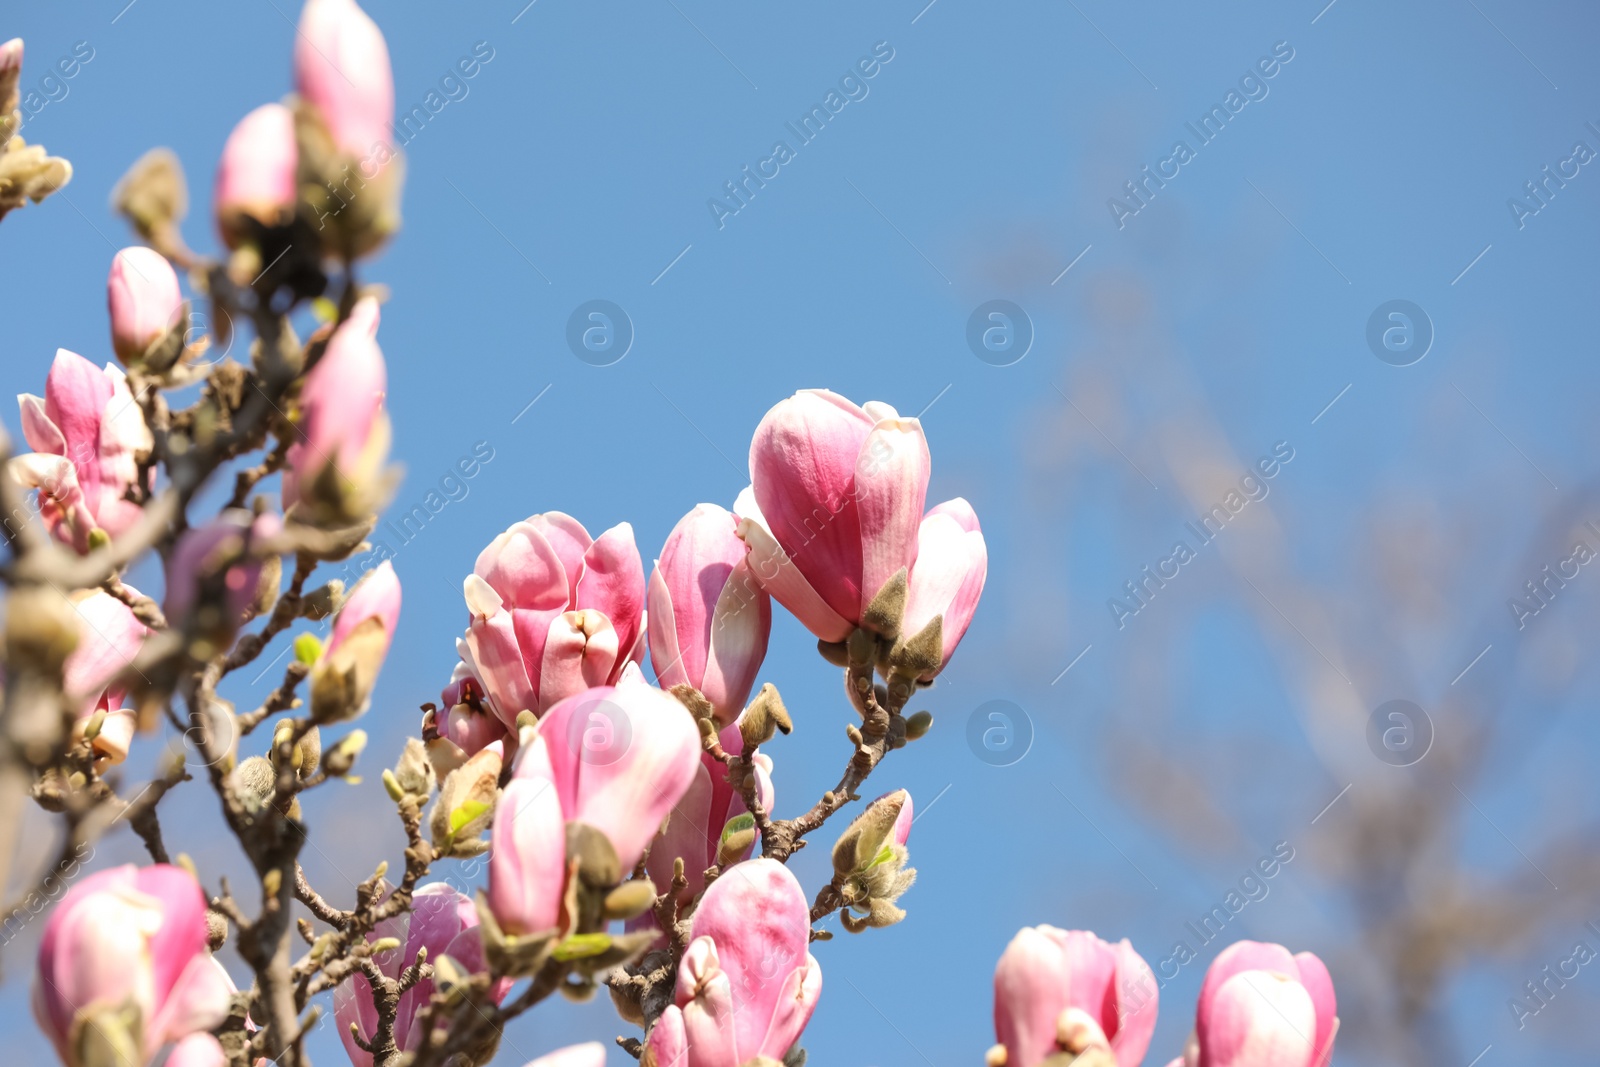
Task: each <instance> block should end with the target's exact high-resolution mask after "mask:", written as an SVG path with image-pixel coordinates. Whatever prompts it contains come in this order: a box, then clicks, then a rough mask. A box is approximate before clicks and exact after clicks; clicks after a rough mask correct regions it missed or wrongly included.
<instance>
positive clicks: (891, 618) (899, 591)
mask: <svg viewBox="0 0 1600 1067" xmlns="http://www.w3.org/2000/svg"><path fill="white" fill-rule="evenodd" d="M906 575H907V571H906V568H904V567H901V568H900V569H899V570H897V571H895V572H894V574H893V575H892V576H890V578H889V580H888V581H887V582H884V583H883V588H881V589H879V590H878V592H877V593H876V594H875V595H874V596H873V598H872V601H871V602H870V603H869V604H868V605H867V610H866V611H865V612H863V613H862V616H861V625H862V626H863V627H864V628H866V629H868V630H872V631H874V632H876V633H878V634H881V635H882V636H884V637H887V638H889V639H890V640H893V639H894V638H896V637H899V636H900V621H901V619H902V618H904V617H905V613H906Z"/></svg>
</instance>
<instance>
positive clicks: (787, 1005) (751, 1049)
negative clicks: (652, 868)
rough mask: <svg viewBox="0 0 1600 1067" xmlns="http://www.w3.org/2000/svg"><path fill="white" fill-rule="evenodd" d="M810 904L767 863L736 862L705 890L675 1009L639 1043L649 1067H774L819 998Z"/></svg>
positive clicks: (783, 871)
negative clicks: (762, 1063) (768, 1065)
mask: <svg viewBox="0 0 1600 1067" xmlns="http://www.w3.org/2000/svg"><path fill="white" fill-rule="evenodd" d="M810 931H811V916H810V905H809V903H808V902H807V900H806V895H805V892H804V891H803V890H802V889H801V888H800V883H799V882H798V881H796V880H795V877H794V875H793V874H791V873H789V869H788V868H787V867H785V866H784V865H783V864H781V863H778V862H777V861H776V860H769V859H757V860H750V861H749V862H746V863H741V864H739V865H738V866H737V867H734V868H732V869H730V870H729V871H728V872H727V873H726V874H724V875H723V876H722V877H721V878H718V879H717V880H716V881H715V882H713V883H712V884H711V888H709V889H707V890H706V894H705V896H704V897H702V898H701V900H700V904H699V906H698V907H696V908H695V912H694V917H693V918H692V919H691V920H690V933H691V935H692V937H693V940H692V941H691V942H690V943H689V948H688V950H687V951H686V952H685V953H684V955H683V960H682V962H681V963H680V964H679V966H678V985H677V990H676V993H675V999H676V1001H677V1003H675V1004H674V1005H673V1006H672V1007H670V1008H668V1009H667V1010H666V1012H665V1013H663V1014H662V1016H661V1018H660V1019H659V1020H657V1021H656V1024H655V1026H654V1027H652V1028H651V1030H650V1033H649V1035H648V1036H647V1037H646V1039H645V1056H644V1061H643V1062H645V1063H646V1064H648V1065H650V1067H740V1065H742V1064H745V1063H748V1062H749V1061H750V1060H752V1059H754V1058H755V1057H757V1056H765V1057H767V1058H769V1059H773V1060H782V1059H783V1057H784V1055H785V1054H786V1053H787V1052H788V1051H789V1049H790V1048H792V1047H793V1046H794V1044H795V1042H797V1041H798V1040H799V1039H800V1034H801V1032H802V1031H804V1030H805V1027H806V1023H807V1022H809V1021H810V1019H811V1013H812V1011H814V1010H815V1009H816V1006H817V998H818V997H819V996H820V995H821V993H822V968H821V967H820V966H819V965H818V964H817V961H816V959H815V958H814V957H813V956H812V955H811V954H810V953H809V952H807V951H806V947H807V945H808V943H809V939H810Z"/></svg>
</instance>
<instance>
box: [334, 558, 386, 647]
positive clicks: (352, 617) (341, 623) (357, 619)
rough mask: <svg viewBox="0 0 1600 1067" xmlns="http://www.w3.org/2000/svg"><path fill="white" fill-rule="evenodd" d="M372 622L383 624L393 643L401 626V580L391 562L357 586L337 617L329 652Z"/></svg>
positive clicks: (376, 570)
mask: <svg viewBox="0 0 1600 1067" xmlns="http://www.w3.org/2000/svg"><path fill="white" fill-rule="evenodd" d="M372 618H375V619H378V620H379V621H381V622H382V623H383V632H384V633H385V634H386V635H387V637H388V640H390V641H393V640H394V631H395V627H396V626H398V625H399V624H400V578H399V576H398V575H396V574H395V573H394V564H393V563H392V562H390V561H389V560H384V561H383V562H382V563H380V564H378V565H377V566H376V567H375V568H373V569H372V570H371V571H369V572H368V573H367V574H366V575H365V576H364V577H363V578H362V579H361V581H360V582H358V583H357V584H356V587H355V589H354V591H352V592H351V594H350V599H348V600H346V601H345V602H344V607H343V608H341V609H340V610H339V614H338V615H336V616H334V619H333V635H332V637H330V638H329V639H328V651H329V652H332V651H333V650H334V649H336V648H338V647H339V646H340V645H341V644H343V643H344V639H345V638H346V637H348V636H350V631H352V630H354V629H355V628H356V627H357V626H360V625H361V624H362V623H363V622H365V621H366V620H368V619H372Z"/></svg>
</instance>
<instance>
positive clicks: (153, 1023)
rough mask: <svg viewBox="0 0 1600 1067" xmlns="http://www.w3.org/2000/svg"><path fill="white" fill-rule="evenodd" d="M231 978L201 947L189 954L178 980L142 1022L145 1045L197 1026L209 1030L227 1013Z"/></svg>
mask: <svg viewBox="0 0 1600 1067" xmlns="http://www.w3.org/2000/svg"><path fill="white" fill-rule="evenodd" d="M234 992H235V990H234V986H233V980H232V979H231V978H229V977H228V972H227V971H225V970H223V968H222V964H220V963H218V962H217V961H216V960H215V959H213V958H212V956H211V953H209V952H206V951H204V950H202V951H200V952H198V953H196V954H195V955H193V956H191V957H190V958H189V965H188V966H187V967H185V968H184V970H183V973H182V975H180V976H179V978H178V981H177V984H176V985H174V986H173V988H172V990H171V992H170V993H168V995H167V998H166V1000H165V1001H163V1002H162V1004H161V1007H160V1008H158V1009H157V1010H156V1014H155V1017H154V1018H152V1019H148V1020H146V1022H145V1028H146V1029H145V1047H146V1048H147V1049H152V1050H153V1048H154V1047H155V1046H158V1045H162V1044H165V1043H167V1042H169V1041H176V1040H178V1039H179V1038H182V1037H186V1036H188V1035H189V1034H192V1033H195V1032H196V1031H199V1030H211V1029H214V1028H215V1027H217V1026H220V1025H221V1024H222V1021H223V1020H224V1019H226V1018H227V1017H228V1007H229V1004H230V1002H231V1001H232V999H233V994H234Z"/></svg>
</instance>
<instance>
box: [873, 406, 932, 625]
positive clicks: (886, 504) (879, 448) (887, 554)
mask: <svg viewBox="0 0 1600 1067" xmlns="http://www.w3.org/2000/svg"><path fill="white" fill-rule="evenodd" d="M931 467H932V461H931V460H930V459H929V456H928V441H927V439H926V438H925V437H924V436H923V434H922V424H921V423H919V422H918V421H917V420H916V419H895V420H885V421H883V422H880V423H878V424H877V425H876V426H874V427H873V429H872V432H871V433H870V434H868V435H867V440H866V443H865V444H864V445H862V447H861V456H860V459H859V461H858V462H857V464H856V480H855V499H856V515H857V521H858V522H859V523H860V524H861V526H860V529H861V604H860V611H861V612H862V613H865V612H866V609H867V605H868V604H869V603H871V601H872V598H873V597H875V596H877V594H878V590H880V589H882V588H883V585H884V583H885V582H887V581H888V580H889V579H890V578H892V577H894V574H895V572H896V571H898V570H899V569H900V568H902V567H907V568H909V567H910V566H911V563H912V560H913V559H915V558H916V555H917V527H918V526H919V525H920V524H921V522H922V506H923V503H924V501H925V500H926V498H927V494H928V474H929V472H930V470H931Z"/></svg>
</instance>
